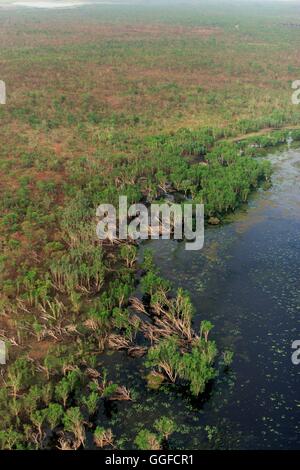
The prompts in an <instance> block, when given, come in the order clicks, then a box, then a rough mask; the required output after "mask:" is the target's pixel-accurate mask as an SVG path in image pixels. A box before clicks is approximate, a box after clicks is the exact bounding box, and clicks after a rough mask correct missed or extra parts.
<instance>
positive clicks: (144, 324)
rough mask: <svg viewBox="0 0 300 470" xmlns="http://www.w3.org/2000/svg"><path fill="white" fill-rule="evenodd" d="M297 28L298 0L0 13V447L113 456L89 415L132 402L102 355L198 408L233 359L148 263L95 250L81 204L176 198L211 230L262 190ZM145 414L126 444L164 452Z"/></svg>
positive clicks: (287, 106) (119, 248) (296, 75)
mask: <svg viewBox="0 0 300 470" xmlns="http://www.w3.org/2000/svg"><path fill="white" fill-rule="evenodd" d="M258 10H259V11H258ZM299 27H300V8H299V6H297V5H296V4H291V5H285V4H280V3H274V4H273V3H272V4H271V3H270V4H269V5H266V6H264V7H262V6H260V7H259V9H258V8H257V7H256V8H254V7H253V6H251V5H248V4H245V5H243V6H241V5H234V6H229V5H228V6H226V5H224V6H221V7H220V5H218V4H217V3H216V4H214V3H211V2H209V3H207V4H206V3H203V4H202V3H201V4H200V5H188V4H187V5H184V6H183V5H178V6H176V7H174V6H173V7H172V8H170V7H169V6H168V5H165V6H157V5H155V4H153V5H151V4H150V5H149V4H148V5H147V6H146V5H135V6H133V5H131V6H130V5H123V6H121V5H112V6H105V5H101V6H86V7H83V8H78V9H68V10H64V12H63V13H62V12H61V11H58V10H51V11H49V10H43V11H42V10H37V9H21V8H14V9H5V8H2V9H1V8H0V44H1V45H0V74H1V75H0V79H1V80H4V81H5V82H6V87H7V104H6V105H5V106H1V107H0V119H1V120H0V124H1V127H0V137H1V157H0V172H1V178H0V186H1V202H0V204H1V216H0V243H1V248H2V250H1V258H0V268H1V269H0V286H1V297H0V307H1V310H0V337H1V339H2V340H4V341H5V342H6V345H7V348H8V360H7V364H6V365H5V366H1V389H0V413H1V423H0V447H1V448H3V449H20V448H30V449H35V448H54V447H58V448H61V449H79V448H81V447H83V446H87V447H91V446H98V447H100V448H102V447H106V446H107V447H108V448H109V446H112V445H113V444H114V445H116V446H117V447H122V445H123V441H124V436H119V437H118V440H116V439H114V434H115V433H117V430H116V429H112V428H111V427H110V426H109V425H106V426H105V427H104V426H102V425H101V422H99V420H100V418H99V416H98V410H99V408H100V406H101V404H103V403H107V402H118V401H120V400H127V401H128V402H132V401H134V399H135V394H134V390H130V388H128V387H125V386H124V385H123V384H122V383H115V382H114V381H113V380H112V379H111V378H110V369H109V367H108V368H103V367H102V366H101V360H102V359H101V358H102V354H107V353H108V351H115V350H119V351H120V350H121V351H123V353H122V354H128V357H136V358H137V360H139V361H142V362H143V364H144V366H145V368H146V370H147V371H148V375H147V377H146V376H145V377H144V387H145V388H146V387H149V390H151V389H153V388H155V389H159V387H160V386H161V384H162V383H164V384H166V383H169V382H171V383H173V384H179V385H180V386H185V387H186V393H190V394H191V395H193V396H196V397H198V396H199V395H201V394H202V393H204V391H205V387H206V385H207V383H208V382H210V381H211V380H213V379H214V377H215V376H216V374H217V372H218V371H217V366H216V361H217V358H218V364H221V366H222V367H223V368H226V367H228V366H229V365H230V362H231V359H232V353H231V351H229V350H226V351H217V345H216V344H215V342H214V341H213V332H212V333H210V330H211V329H212V327H213V325H212V324H211V323H210V322H208V321H205V312H203V316H204V317H203V321H202V323H201V327H200V331H195V330H194V329H193V324H192V318H193V312H194V310H195V307H193V305H192V304H191V301H190V298H189V295H188V293H186V292H185V291H183V290H181V289H179V290H178V291H177V292H174V290H173V289H172V286H171V285H170V283H169V282H167V281H166V280H164V279H163V278H162V277H161V276H160V274H159V272H158V271H157V268H156V266H155V265H154V262H153V259H152V256H151V253H150V252H148V251H146V255H145V259H144V260H142V261H140V260H138V249H137V246H136V245H135V244H134V243H110V242H105V243H102V244H101V243H100V242H99V240H97V238H96V235H95V226H96V219H95V215H96V207H97V206H98V205H99V204H100V203H113V204H115V205H117V203H118V197H119V195H126V196H127V197H128V201H129V202H130V203H133V202H138V201H143V202H146V203H151V202H153V201H157V200H160V199H162V198H164V196H165V194H166V193H175V192H176V193H181V194H182V195H184V196H186V197H188V198H189V200H190V201H194V202H198V203H204V204H205V210H206V220H207V222H209V221H214V222H216V221H222V218H223V217H224V215H226V214H228V213H230V212H233V211H235V210H236V209H237V208H238V207H239V206H240V205H241V204H242V203H245V202H247V200H248V197H249V195H250V193H251V192H252V191H253V190H255V189H257V188H258V187H259V186H261V185H263V186H264V185H265V186H266V185H269V184H270V178H271V169H270V166H269V164H268V163H266V162H264V161H262V160H259V159H255V158H254V157H256V156H258V155H259V153H261V152H262V149H263V148H265V147H267V146H270V145H276V144H278V143H283V142H284V141H285V139H286V137H287V135H288V133H289V132H291V135H292V136H293V138H294V139H296V140H297V139H300V131H299V130H298V129H297V125H298V122H299V118H300V111H299V109H298V107H297V106H294V105H292V103H291V94H292V88H291V83H292V82H293V81H294V80H297V79H300V56H299V48H298V46H297V41H298V36H299ZM244 137H246V139H244ZM137 290H138V291H139V294H137ZM197 308H198V306H197ZM141 337H142V339H141ZM141 358H142V359H141ZM218 367H219V366H218ZM157 393H159V392H157ZM96 418H97V419H96ZM155 418H156V421H155ZM155 418H153V423H151V424H149V423H148V424H147V425H146V426H145V427H142V428H141V429H140V430H139V432H138V433H137V435H136V438H135V439H134V440H132V441H131V442H129V443H128V442H127V444H126V446H127V447H129V448H141V449H145V448H149V449H158V448H160V447H161V446H164V447H166V446H167V445H168V444H167V443H168V439H169V436H170V435H171V434H172V432H173V431H174V427H175V423H174V420H173V419H171V417H170V416H169V417H168V416H161V417H155ZM142 424H143V423H142Z"/></svg>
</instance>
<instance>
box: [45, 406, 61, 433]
mask: <svg viewBox="0 0 300 470" xmlns="http://www.w3.org/2000/svg"><path fill="white" fill-rule="evenodd" d="M63 415H64V410H63V407H62V406H61V405H59V404H58V403H50V405H49V406H48V408H46V419H47V421H48V423H49V426H50V428H51V429H52V430H53V429H54V428H56V426H58V425H59V423H60V422H61V420H62V417H63Z"/></svg>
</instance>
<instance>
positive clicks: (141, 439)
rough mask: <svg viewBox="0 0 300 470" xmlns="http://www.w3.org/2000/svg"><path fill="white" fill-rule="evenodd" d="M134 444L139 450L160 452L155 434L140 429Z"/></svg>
mask: <svg viewBox="0 0 300 470" xmlns="http://www.w3.org/2000/svg"><path fill="white" fill-rule="evenodd" d="M134 443H135V444H136V446H137V448H138V449H139V450H160V442H159V439H158V437H157V436H156V434H154V433H152V432H150V431H147V429H142V430H141V431H140V432H139V433H138V435H137V436H136V438H135V440H134Z"/></svg>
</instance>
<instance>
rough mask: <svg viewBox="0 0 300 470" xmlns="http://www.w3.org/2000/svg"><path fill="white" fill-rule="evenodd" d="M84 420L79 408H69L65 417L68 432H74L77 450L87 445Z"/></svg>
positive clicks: (64, 421) (65, 426) (64, 422)
mask: <svg viewBox="0 0 300 470" xmlns="http://www.w3.org/2000/svg"><path fill="white" fill-rule="evenodd" d="M83 423H84V419H83V416H82V414H81V412H80V409H79V408H78V407H73V408H69V409H68V410H67V412H66V414H65V415H64V417H63V424H64V428H65V430H66V431H69V432H72V433H73V434H74V437H75V443H74V444H75V448H77V449H78V447H80V446H81V445H83V446H84V443H85V430H84V425H83Z"/></svg>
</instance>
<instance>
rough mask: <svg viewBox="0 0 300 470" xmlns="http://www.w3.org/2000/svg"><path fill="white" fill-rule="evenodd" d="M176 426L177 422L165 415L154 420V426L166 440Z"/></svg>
mask: <svg viewBox="0 0 300 470" xmlns="http://www.w3.org/2000/svg"><path fill="white" fill-rule="evenodd" d="M175 426H176V424H175V422H174V421H173V420H172V419H170V418H167V417H166V416H163V417H162V418H159V419H157V420H156V421H155V422H154V428H155V429H156V431H158V432H159V434H161V435H162V436H163V438H164V439H166V440H167V439H168V438H169V437H170V435H171V434H173V432H174V431H175Z"/></svg>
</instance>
